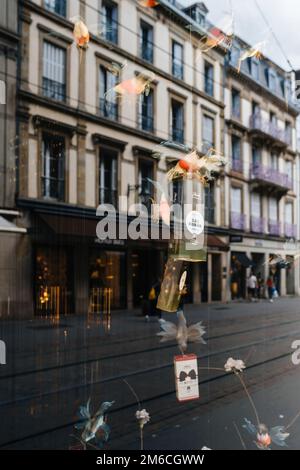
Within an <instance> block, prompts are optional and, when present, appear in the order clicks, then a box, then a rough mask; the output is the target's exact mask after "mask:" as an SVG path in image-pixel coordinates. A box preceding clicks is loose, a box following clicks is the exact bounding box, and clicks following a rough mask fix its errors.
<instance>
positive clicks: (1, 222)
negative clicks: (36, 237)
mask: <svg viewBox="0 0 300 470" xmlns="http://www.w3.org/2000/svg"><path fill="white" fill-rule="evenodd" d="M0 232H10V233H27V230H26V228H22V227H18V226H17V225H16V224H14V223H13V222H10V221H9V220H7V219H6V218H5V217H2V216H0Z"/></svg>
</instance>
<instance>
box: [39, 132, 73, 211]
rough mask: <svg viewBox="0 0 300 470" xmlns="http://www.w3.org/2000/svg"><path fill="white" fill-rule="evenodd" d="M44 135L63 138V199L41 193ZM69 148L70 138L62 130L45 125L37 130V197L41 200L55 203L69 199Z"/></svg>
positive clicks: (66, 201)
mask: <svg viewBox="0 0 300 470" xmlns="http://www.w3.org/2000/svg"><path fill="white" fill-rule="evenodd" d="M44 135H47V136H53V137H54V138H55V137H59V138H62V139H64V162H63V168H64V170H63V174H64V178H63V181H64V186H63V187H64V194H63V199H59V198H54V197H51V196H50V197H49V196H44V194H43V183H42V180H43V177H44V176H43V167H44V153H43V142H44V138H43V136H44ZM69 149H70V138H69V136H68V135H66V134H65V133H64V132H57V131H53V130H51V129H49V128H45V127H42V128H41V129H40V130H39V145H38V155H39V159H38V197H39V199H41V200H45V201H53V202H56V203H60V202H65V203H68V201H69V153H70V152H69Z"/></svg>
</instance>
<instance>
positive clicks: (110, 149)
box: [95, 144, 121, 210]
mask: <svg viewBox="0 0 300 470" xmlns="http://www.w3.org/2000/svg"><path fill="white" fill-rule="evenodd" d="M101 150H104V151H107V152H113V153H115V155H116V173H117V174H116V189H115V191H116V206H115V209H116V210H118V209H119V196H120V194H121V192H120V190H121V182H120V178H119V176H120V170H121V151H120V149H118V148H116V147H115V146H114V145H113V144H112V145H109V144H103V145H102V144H99V145H98V146H97V171H96V172H95V173H96V201H97V205H100V204H112V202H102V201H101V190H105V188H101V174H102V173H101ZM110 191H114V190H112V189H110Z"/></svg>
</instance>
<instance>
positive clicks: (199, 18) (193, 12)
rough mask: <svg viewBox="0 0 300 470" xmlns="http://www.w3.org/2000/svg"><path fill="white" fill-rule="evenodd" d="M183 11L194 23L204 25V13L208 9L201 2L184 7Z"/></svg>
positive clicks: (205, 13)
mask: <svg viewBox="0 0 300 470" xmlns="http://www.w3.org/2000/svg"><path fill="white" fill-rule="evenodd" d="M184 12H185V13H186V14H187V15H189V16H190V17H191V18H192V19H193V20H194V21H196V23H198V24H199V25H200V26H205V20H206V15H207V13H208V9H207V8H206V6H205V5H204V3H203V2H198V3H195V4H194V5H191V6H190V7H188V8H185V9H184Z"/></svg>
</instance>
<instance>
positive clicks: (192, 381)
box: [174, 354, 199, 402]
mask: <svg viewBox="0 0 300 470" xmlns="http://www.w3.org/2000/svg"><path fill="white" fill-rule="evenodd" d="M174 368H175V381H176V396H177V400H178V401H180V402H184V401H190V400H196V399H197V398H199V384H198V362H197V356H196V355H195V354H187V355H183V356H175V357H174Z"/></svg>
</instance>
